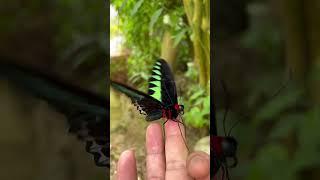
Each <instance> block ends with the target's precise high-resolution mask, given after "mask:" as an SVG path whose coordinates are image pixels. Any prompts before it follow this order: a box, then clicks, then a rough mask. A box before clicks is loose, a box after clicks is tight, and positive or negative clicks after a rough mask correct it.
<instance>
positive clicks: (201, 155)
mask: <svg viewBox="0 0 320 180" xmlns="http://www.w3.org/2000/svg"><path fill="white" fill-rule="evenodd" d="M180 127H181V130H183V129H184V128H183V127H182V126H181V124H180ZM165 133H166V137H165V144H164V141H163V135H162V134H163V133H162V126H161V125H160V124H158V123H151V124H150V125H149V126H148V128H147V132H146V151H147V152H146V153H147V155H146V169H147V172H146V176H147V177H146V179H147V180H164V179H166V180H178V179H179V180H191V179H195V180H209V179H210V157H209V155H208V154H207V153H205V152H193V153H191V154H189V155H188V150H187V148H186V146H185V144H184V141H183V139H182V137H181V133H180V130H179V127H178V123H177V122H174V121H168V122H167V123H166V124H165ZM183 134H184V132H183ZM116 179H117V180H136V179H137V166H136V159H135V155H134V151H133V150H126V151H124V152H123V153H122V154H121V156H120V158H119V161H118V165H117V174H116Z"/></svg>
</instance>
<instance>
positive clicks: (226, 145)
mask: <svg viewBox="0 0 320 180" xmlns="http://www.w3.org/2000/svg"><path fill="white" fill-rule="evenodd" d="M222 86H223V87H224V88H225V85H224V83H222ZM211 88H212V86H211ZM211 92H213V89H211ZM227 100H228V97H227ZM210 101H211V102H210V103H211V112H213V115H212V116H211V124H210V147H211V148H210V151H211V152H210V154H211V155H212V156H211V157H212V158H213V164H212V165H211V166H210V171H211V173H212V176H211V177H212V178H215V176H216V174H217V172H218V171H219V169H221V171H222V174H221V179H222V180H223V179H227V180H229V179H230V175H229V168H234V167H236V166H237V164H238V159H237V156H236V153H237V148H238V142H237V140H236V139H235V138H234V137H232V136H231V135H230V134H231V130H232V128H233V127H234V126H235V125H236V123H235V124H234V125H233V126H232V127H231V128H230V130H229V132H228V134H227V133H226V131H225V120H226V117H227V113H228V107H227V108H226V109H227V110H226V111H225V113H224V117H223V129H224V131H225V134H224V136H220V135H218V133H217V120H216V117H215V103H214V96H213V93H212V94H211V96H210ZM229 159H232V160H233V163H232V164H229V163H228V162H229V161H228V160H229Z"/></svg>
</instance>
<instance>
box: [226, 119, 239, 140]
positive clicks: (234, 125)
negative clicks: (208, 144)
mask: <svg viewBox="0 0 320 180" xmlns="http://www.w3.org/2000/svg"><path fill="white" fill-rule="evenodd" d="M239 122H240V120H237V121H236V122H235V123H233V124H232V126H231V128H230V130H229V132H228V136H230V135H231V132H232V129H233V128H234V127H236V126H237V125H238V124H239Z"/></svg>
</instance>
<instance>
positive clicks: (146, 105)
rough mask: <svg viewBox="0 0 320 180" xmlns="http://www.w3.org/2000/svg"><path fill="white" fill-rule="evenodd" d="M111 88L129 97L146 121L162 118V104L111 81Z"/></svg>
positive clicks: (146, 95)
mask: <svg viewBox="0 0 320 180" xmlns="http://www.w3.org/2000/svg"><path fill="white" fill-rule="evenodd" d="M111 86H112V87H113V88H115V89H116V90H118V91H120V92H122V93H124V94H126V95H127V96H128V97H130V98H131V100H132V102H133V104H134V105H135V106H137V109H138V110H139V112H140V113H141V114H144V115H146V120H147V121H153V120H157V119H160V118H161V117H162V104H161V102H160V101H158V100H157V99H155V98H153V97H152V96H149V95H148V94H145V93H143V92H141V91H138V90H135V89H133V88H131V87H128V86H126V85H124V84H121V83H118V82H114V81H111Z"/></svg>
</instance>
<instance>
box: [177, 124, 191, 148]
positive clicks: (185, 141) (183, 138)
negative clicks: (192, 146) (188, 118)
mask: <svg viewBox="0 0 320 180" xmlns="http://www.w3.org/2000/svg"><path fill="white" fill-rule="evenodd" d="M179 123H181V122H180V121H178V127H179V131H180V134H181V138H182V140H183V142H184V144H185V145H186V148H187V150H188V151H190V150H189V147H188V145H187V140H186V138H185V137H187V136H185V137H183V134H182V131H181V128H180V125H179ZM183 127H184V133H185V135H186V128H185V126H183Z"/></svg>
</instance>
